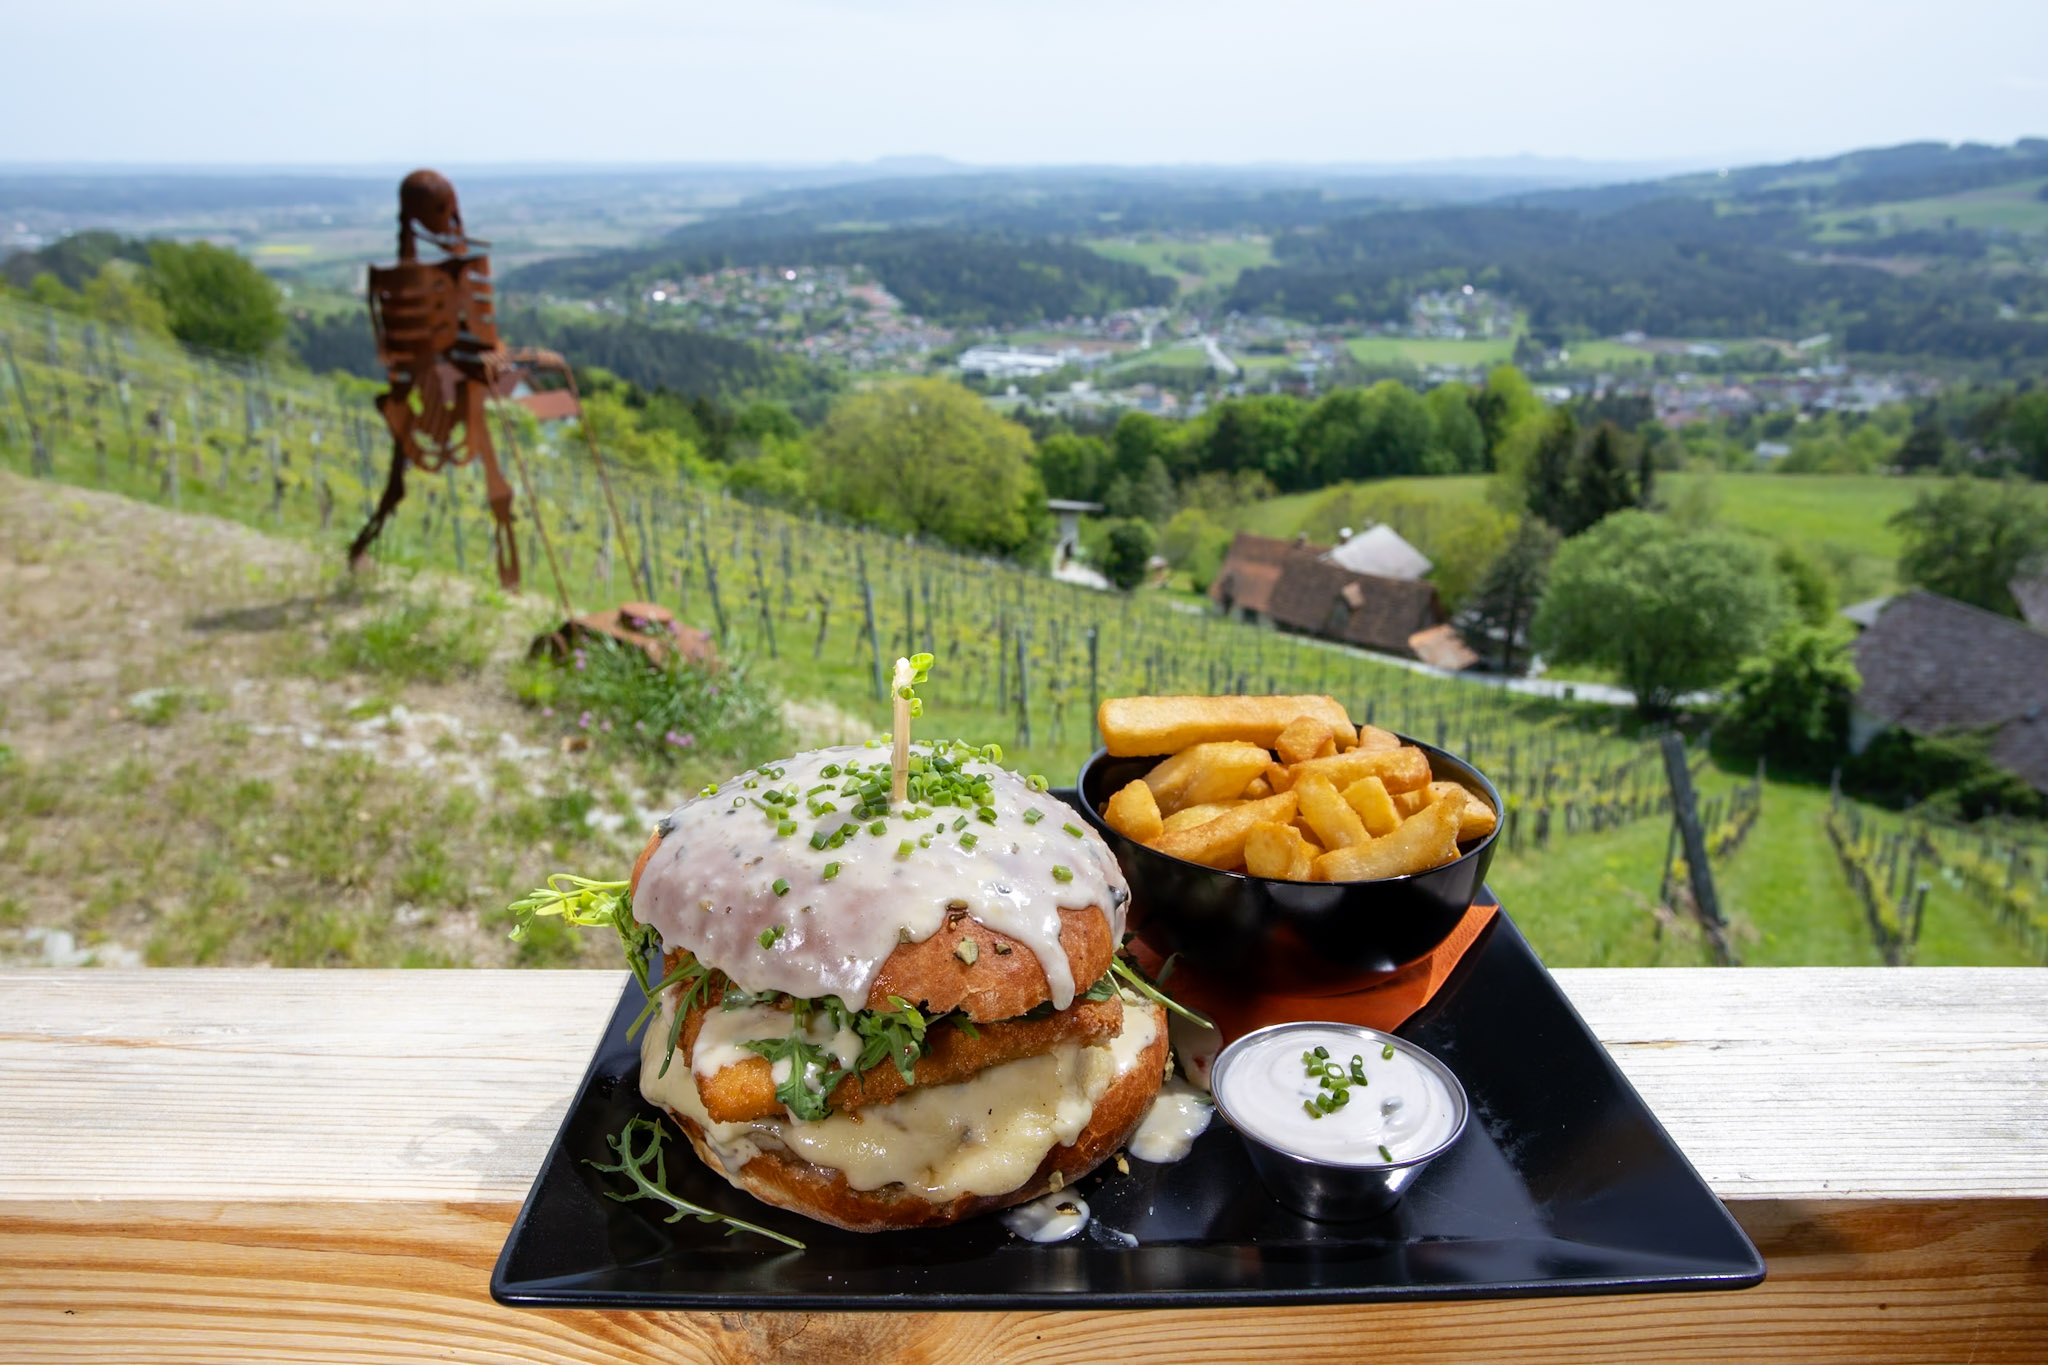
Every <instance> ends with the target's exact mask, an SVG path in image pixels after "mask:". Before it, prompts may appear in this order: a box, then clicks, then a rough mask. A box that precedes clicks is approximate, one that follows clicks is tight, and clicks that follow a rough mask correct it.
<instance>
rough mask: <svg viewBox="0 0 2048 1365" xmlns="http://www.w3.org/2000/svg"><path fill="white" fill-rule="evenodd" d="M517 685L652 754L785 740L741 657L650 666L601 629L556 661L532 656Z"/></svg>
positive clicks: (749, 756) (762, 747) (542, 703)
mask: <svg viewBox="0 0 2048 1365" xmlns="http://www.w3.org/2000/svg"><path fill="white" fill-rule="evenodd" d="M516 690H517V691H518V693H519V695H520V697H521V699H522V700H524V701H526V702H527V703H528V704H529V705H532V706H535V707H538V708H539V709H540V711H541V714H543V715H545V716H550V717H555V718H559V719H560V721H561V722H562V723H563V725H564V726H565V727H566V728H568V729H569V730H570V731H572V732H573V733H576V734H580V735H584V736H587V737H588V738H589V739H590V741H591V742H592V743H593V744H595V745H597V746H598V747H599V748H604V749H609V750H612V751H614V752H622V753H631V754H634V755H637V756H638V757H641V758H644V759H649V760H653V761H656V762H669V761H673V760H676V759H679V758H682V757H685V756H688V755H690V754H692V753H696V752H703V753H714V754H722V755H727V756H730V757H734V758H738V759H740V760H741V761H743V762H753V761H755V760H756V759H758V758H769V757H773V756H774V755H775V754H777V753H779V752H781V751H782V750H783V748H784V747H785V738H786V737H785V735H784V733H783V724H782V714H781V711H780V709H779V708H778V707H777V704H776V698H775V694H774V692H773V691H772V690H771V689H770V688H769V687H768V685H767V684H766V683H765V682H763V681H762V680H761V679H759V678H757V677H756V676H755V674H754V670H753V667H752V666H751V664H750V663H749V661H748V660H747V659H746V658H745V656H734V657H732V658H728V659H725V660H722V661H721V662H719V663H717V664H715V665H706V664H699V663H693V662H690V661H689V660H684V659H674V660H671V661H670V662H669V663H668V665H667V666H666V667H662V668H656V667H655V666H654V665H652V664H650V663H649V662H648V661H647V656H646V655H645V654H643V653H641V652H640V651H639V650H638V649H636V648H634V647H633V646H631V645H622V644H620V643H618V642H617V641H616V640H613V639H611V638H609V637H607V636H597V637H594V638H591V639H588V640H586V641H585V642H583V643H582V644H579V645H578V646H577V647H576V648H575V649H574V650H572V651H571V652H570V655H569V657H568V658H567V659H566V660H563V661H561V662H554V661H551V660H541V661H535V662H533V663H529V664H528V665H527V666H526V667H525V668H524V669H523V670H522V671H521V673H520V675H519V677H518V679H517V683H516Z"/></svg>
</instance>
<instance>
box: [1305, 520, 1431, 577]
mask: <svg viewBox="0 0 2048 1365" xmlns="http://www.w3.org/2000/svg"><path fill="white" fill-rule="evenodd" d="M1329 559H1330V562H1331V563H1333V564H1339V565H1342V566H1343V567H1344V568H1347V569H1349V570H1351V572H1353V573H1367V574H1372V575H1374V576H1375V577H1379V578H1421V577H1422V576H1423V575H1425V574H1427V573H1428V572H1429V571H1430V569H1432V568H1433V567H1435V566H1434V565H1432V564H1431V563H1430V562H1429V556H1428V555H1425V554H1424V553H1422V551H1420V550H1418V549H1416V548H1415V547H1414V546H1413V545H1410V544H1409V543H1408V542H1407V541H1406V540H1404V539H1402V537H1401V533H1400V532H1399V531H1396V530H1395V529H1394V528H1393V527H1391V526H1389V525H1387V524H1386V523H1384V522H1382V523H1380V524H1379V525H1378V526H1369V527H1367V528H1366V529H1365V530H1363V531H1360V532H1359V533H1358V534H1357V535H1355V536H1353V537H1351V538H1350V539H1349V540H1347V541H1345V542H1344V543H1343V544H1342V545H1339V546H1338V547H1337V548H1336V549H1334V550H1332V551H1330V554H1329Z"/></svg>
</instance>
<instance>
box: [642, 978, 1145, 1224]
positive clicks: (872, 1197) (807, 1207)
mask: <svg viewBox="0 0 2048 1365" xmlns="http://www.w3.org/2000/svg"><path fill="white" fill-rule="evenodd" d="M1147 1008H1149V1009H1151V1010H1152V1011H1153V1012H1154V1014H1155V1015H1156V1016H1157V1023H1158V1031H1157V1036H1156V1037H1154V1038H1153V1040H1152V1042H1151V1044H1150V1046H1148V1047H1146V1048H1145V1050H1144V1051H1142V1052H1140V1053H1139V1054H1138V1056H1137V1058H1136V1060H1134V1061H1133V1062H1132V1063H1131V1065H1130V1066H1129V1067H1127V1068H1126V1069H1125V1070H1124V1071H1123V1072H1121V1073H1120V1074H1119V1075H1118V1076H1117V1077H1116V1079H1114V1080H1113V1081H1111V1082H1110V1084H1109V1088H1108V1089H1107V1090H1105V1091H1103V1092H1102V1097H1101V1098H1100V1099H1098V1100H1097V1101H1096V1102H1095V1108H1094V1111H1093V1112H1092V1113H1091V1114H1090V1115H1089V1118H1088V1123H1087V1125H1086V1126H1085V1127H1084V1128H1082V1129H1081V1131H1080V1132H1079V1133H1078V1134H1077V1135H1076V1136H1075V1138H1074V1140H1073V1141H1072V1142H1071V1143H1068V1144H1067V1145H1065V1146H1056V1147H1054V1148H1053V1149H1052V1150H1051V1151H1050V1152H1047V1153H1046V1154H1045V1160H1044V1161H1042V1162H1040V1163H1039V1165H1038V1169H1037V1170H1036V1171H1035V1172H1033V1173H1032V1176H1031V1178H1030V1179H1029V1180H1027V1181H1025V1182H1024V1183H1023V1184H1022V1185H1019V1186H1018V1187H1017V1188H1016V1189H1014V1190H1011V1191H1010V1192H1009V1193H1007V1194H963V1195H959V1196H957V1197H956V1198H953V1199H949V1200H946V1201H945V1202H943V1203H939V1202H934V1201H932V1200H929V1199H926V1198H924V1197H923V1196H922V1195H919V1194H917V1193H915V1192H914V1191H911V1190H908V1189H905V1188H904V1187H903V1186H901V1185H884V1186H882V1187H881V1188H879V1189H873V1190H856V1189H854V1188H852V1187H851V1186H850V1185H848V1184H847V1183H846V1176H845V1175H844V1173H842V1172H840V1171H835V1170H831V1169H829V1168H827V1167H824V1166H819V1165H816V1164H814V1163H812V1162H809V1161H805V1160H803V1159H802V1158H801V1157H797V1156H794V1155H792V1154H790V1153H788V1152H786V1151H780V1150H773V1149H771V1150H766V1151H763V1152H761V1153H760V1154H759V1155H757V1156H755V1157H754V1158H753V1159H751V1160H750V1161H748V1162H747V1163H746V1164H745V1165H744V1166H742V1167H740V1169H739V1170H737V1171H727V1170H726V1169H725V1168H724V1167H723V1166H722V1165H720V1164H719V1161H718V1159H717V1158H716V1157H715V1156H714V1155H713V1154H712V1152H711V1148H710V1145H709V1144H708V1143H707V1142H706V1141H705V1139H704V1130H703V1129H702V1128H700V1127H699V1126H698V1125H697V1123H696V1122H695V1121H694V1120H693V1119H691V1118H690V1117H689V1116H688V1115H686V1114H679V1113H677V1112H676V1111H675V1110H674V1109H669V1110H668V1111H667V1112H668V1113H669V1115H670V1117H672V1118H673V1119H675V1121H676V1124H677V1126H678V1127H680V1128H681V1129H682V1130H683V1134H684V1136H686V1137H688V1138H689V1139H690V1145H691V1146H692V1147H694V1148H696V1150H697V1155H698V1157H700V1158H701V1159H702V1160H703V1162H704V1164H705V1165H707V1166H709V1167H710V1168H711V1169H712V1170H713V1171H716V1172H719V1173H720V1174H722V1175H724V1176H725V1178H726V1179H727V1180H729V1181H731V1182H732V1184H733V1185H734V1186H735V1187H737V1188H739V1189H742V1190H745V1191H746V1192H747V1193H748V1194H751V1195H753V1196H754V1197H755V1198H756V1199H759V1200H760V1201H762V1202H763V1203H765V1204H773V1205H775V1206H776V1207H777V1208H784V1209H788V1210H790V1211H791V1212H793V1213H800V1214H802V1215H804V1216H805V1217H806V1218H814V1219H816V1220H817V1221H818V1222H820V1223H830V1224H832V1225H833V1226H835V1227H841V1228H845V1229H846V1230H847V1231H849V1232H887V1231H890V1230H892V1229H896V1228H931V1227H941V1226H944V1225H945V1224H947V1223H957V1222H959V1221H960V1220H961V1219H963V1218H972V1217H974V1216H976V1215H977V1214H983V1213H991V1212H994V1211H995V1210H997V1209H1006V1208H1009V1207H1010V1206H1011V1205H1013V1204H1022V1203H1024V1202H1025V1201H1027V1200H1031V1199H1036V1198H1037V1197H1038V1196H1039V1195H1041V1194H1046V1193H1049V1192H1050V1191H1052V1190H1055V1189H1062V1188H1064V1187H1066V1186H1067V1185H1071V1184H1073V1183H1074V1182H1075V1181H1076V1180H1079V1179H1080V1178H1081V1177H1082V1176H1084V1175H1087V1174H1088V1173H1089V1172H1090V1171H1092V1170H1094V1169H1095V1168H1096V1167H1097V1166H1100V1165H1101V1164H1102V1163H1103V1162H1104V1161H1107V1160H1108V1159H1109V1158H1110V1156H1112V1155H1113V1154H1114V1153H1115V1152H1116V1150H1117V1149H1118V1148H1120V1147H1122V1146H1123V1145H1124V1143H1125V1142H1127V1141H1128V1140H1129V1139H1130V1136H1131V1134H1132V1132H1133V1131H1135V1130H1136V1128H1137V1126H1138V1123H1139V1120H1141V1119H1143V1118H1144V1117H1145V1111H1146V1110H1147V1109H1149V1108H1150V1107H1151V1105H1152V1100H1153V1098H1154V1097H1155V1096H1157V1095H1158V1093H1159V1085H1160V1082H1161V1080H1162V1079H1163V1078H1164V1076H1165V1073H1166V1056H1167V1046H1168V1044H1167V1030H1166V1012H1165V1011H1164V1010H1162V1009H1160V1008H1159V1006H1157V1005H1150V1006H1148V1007H1147Z"/></svg>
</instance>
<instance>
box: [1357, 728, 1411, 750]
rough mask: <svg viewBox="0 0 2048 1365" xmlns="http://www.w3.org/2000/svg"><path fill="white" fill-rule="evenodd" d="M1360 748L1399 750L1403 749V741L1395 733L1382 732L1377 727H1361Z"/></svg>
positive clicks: (1359, 733)
mask: <svg viewBox="0 0 2048 1365" xmlns="http://www.w3.org/2000/svg"><path fill="white" fill-rule="evenodd" d="M1358 747H1359V748H1361V749H1398V748H1400V747H1401V739H1400V736H1398V735H1396V734H1395V733H1394V732H1393V731H1391V730H1382V729H1380V727H1379V726H1377V725H1361V726H1359V727H1358Z"/></svg>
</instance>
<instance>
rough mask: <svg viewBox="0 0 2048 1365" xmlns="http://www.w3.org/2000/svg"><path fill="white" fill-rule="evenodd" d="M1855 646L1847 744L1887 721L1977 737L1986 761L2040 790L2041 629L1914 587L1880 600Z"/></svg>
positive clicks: (2046, 774)
mask: <svg viewBox="0 0 2048 1365" xmlns="http://www.w3.org/2000/svg"><path fill="white" fill-rule="evenodd" d="M1855 650H1856V670H1857V672H1858V673H1860V674H1861V675H1862V677H1863V686H1862V689H1861V690H1860V691H1858V692H1857V694H1856V700H1855V704H1854V707H1853V709H1852V711H1851V712H1850V724H1849V747H1850V748H1851V749H1852V750H1854V751H1855V752H1858V753H1861V752H1862V751H1863V749H1864V748H1865V747H1867V746H1868V745H1869V743H1870V742H1871V741H1872V740H1873V739H1875V738H1876V737H1877V736H1878V735H1879V734H1881V733H1883V732H1884V731H1885V730H1887V729H1889V728H1890V727H1892V726H1895V725H1896V726H1899V727H1900V728H1902V729H1905V730H1908V731H1910V732H1912V733H1913V734H1916V735H1922V736H1934V735H1944V734H1955V733H1977V734H1982V735H1984V736H1985V737H1986V738H1987V739H1988V740H1989V742H1990V754H1991V760H1992V761H1993V762H1994V763H1997V764H1998V765H1999V766H2000V767H2002V768H2005V769H2007V770H2008V771H2010V772H2012V773H2015V774H2017V775H2018V776H2019V777H2020V778H2022V779H2024V780H2025V781H2026V782H2027V783H2028V784H2029V785H2030V786H2032V787H2034V788H2035V789H2036V790H2037V791H2043V792H2048V633H2043V632H2041V631H2038V630H2034V629H2032V628H2031V627H2029V626H2026V625H2023V624H2021V623H2020V622H2018V621H2014V620H2012V619H2010V618H2009V617H2004V616H1999V615H1996V614H1995V613H1992V612H1988V611H1984V610H1982V609H1981V608H1978V607H1973V606H1970V605H1969V604H1967V603H1964V602H1958V601H1956V600H1955V599H1954V598H1950V597H1941V596H1937V595H1936V594H1934V593H1931V592H1922V591H1919V590H1917V589H1916V590H1914V591H1911V592H1905V593H1901V594H1900V595H1899V596H1897V597H1894V598H1892V599H1891V601H1889V602H1887V603H1885V605H1884V607H1883V610H1882V611H1880V612H1879V613H1878V614H1877V618H1876V620H1875V621H1874V622H1873V623H1872V624H1871V625H1870V627H1869V628H1868V629H1866V630H1865V631H1864V632H1863V633H1862V634H1861V635H1859V636H1857V638H1856V645H1855Z"/></svg>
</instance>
